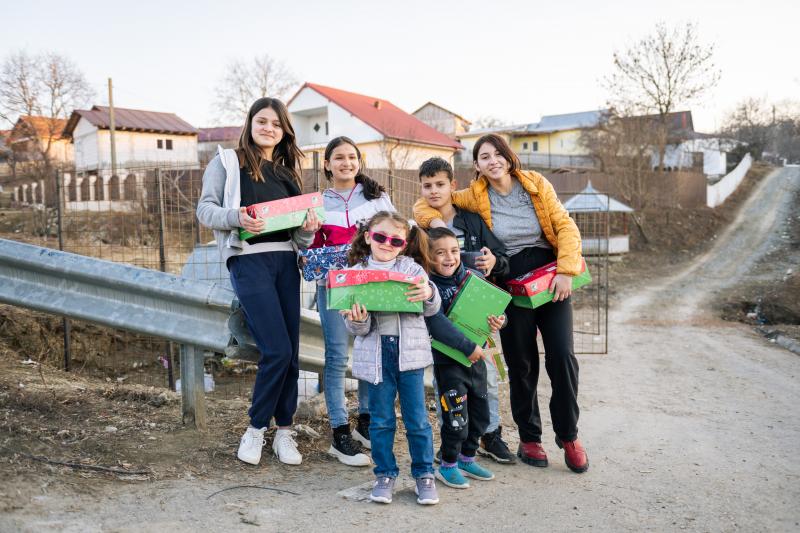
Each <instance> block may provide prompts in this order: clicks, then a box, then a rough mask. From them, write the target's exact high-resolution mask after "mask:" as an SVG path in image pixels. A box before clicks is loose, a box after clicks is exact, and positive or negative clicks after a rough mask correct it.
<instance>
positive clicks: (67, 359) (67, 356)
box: [45, 170, 72, 372]
mask: <svg viewBox="0 0 800 533" xmlns="http://www.w3.org/2000/svg"><path fill="white" fill-rule="evenodd" d="M55 177H56V227H57V231H58V249H59V250H61V251H63V250H64V232H63V225H62V220H61V217H62V209H63V207H64V187H63V186H62V183H61V180H62V179H63V177H64V175H63V173H62V172H61V171H60V170H56V172H55ZM45 211H46V209H45ZM62 325H63V326H64V371H65V372H69V371H70V368H71V367H72V350H71V342H70V322H69V319H68V318H66V317H64V318H63V319H62Z"/></svg>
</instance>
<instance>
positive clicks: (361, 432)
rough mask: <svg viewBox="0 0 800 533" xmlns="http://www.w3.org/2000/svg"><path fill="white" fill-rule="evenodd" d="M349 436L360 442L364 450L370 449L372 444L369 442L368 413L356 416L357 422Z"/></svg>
mask: <svg viewBox="0 0 800 533" xmlns="http://www.w3.org/2000/svg"><path fill="white" fill-rule="evenodd" d="M350 436H351V437H353V438H354V439H355V440H357V441H358V442H360V443H361V445H362V446H363V447H364V448H366V449H368V450H371V449H372V443H371V442H370V440H369V413H361V414H360V415H358V422H356V427H355V429H354V430H353V433H351V434H350Z"/></svg>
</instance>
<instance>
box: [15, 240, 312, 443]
mask: <svg viewBox="0 0 800 533" xmlns="http://www.w3.org/2000/svg"><path fill="white" fill-rule="evenodd" d="M233 299H234V293H233V291H232V290H231V289H230V288H227V287H224V286H222V285H221V284H219V283H218V282H213V281H199V280H191V279H186V278H182V277H180V276H175V275H172V274H166V273H163V272H158V271H155V270H149V269H144V268H138V267H134V266H130V265H125V264H120V263H112V262H110V261H104V260H101V259H95V258H91V257H85V256H82V255H77V254H71V253H68V252H61V251H58V250H52V249H49V248H42V247H39V246H33V245H30V244H23V243H19V242H15V241H9V240H5V239H0V302H2V303H7V304H10V305H14V306H18V307H25V308H28V309H34V310H37V311H42V312H45V313H51V314H55V315H61V316H66V317H69V318H74V319H79V320H84V321H87V322H92V323H95V324H100V325H103V326H109V327H114V328H119V329H123V330H127V331H132V332H135V333H142V334H146V335H152V336H155V337H161V338H164V339H169V340H173V341H175V342H179V343H182V344H183V345H184V346H183V347H182V349H181V392H182V396H181V397H182V402H183V419H184V422H185V423H188V424H192V425H194V426H195V427H197V428H198V429H204V428H205V427H206V408H205V393H204V390H203V360H204V353H205V350H210V351H212V352H218V353H226V354H228V355H231V356H234V357H242V358H245V359H253V358H257V356H258V355H257V354H258V352H257V350H254V347H253V346H251V345H250V343H251V342H252V340H249V341H248V339H247V335H246V334H245V335H240V336H239V337H238V338H239V341H240V346H239V347H238V349H233V350H232V349H231V346H230V345H229V340H230V338H231V334H230V332H229V329H228V324H227V322H228V318H229V317H230V315H231V304H232V302H233ZM300 335H301V338H300V352H301V355H300V367H301V368H303V369H304V370H310V371H314V372H320V371H321V370H322V368H323V365H324V343H323V339H322V330H321V327H320V323H319V317H318V315H317V313H315V312H313V311H308V310H303V311H302V316H301V323H300Z"/></svg>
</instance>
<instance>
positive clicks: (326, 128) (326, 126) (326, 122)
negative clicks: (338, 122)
mask: <svg viewBox="0 0 800 533" xmlns="http://www.w3.org/2000/svg"><path fill="white" fill-rule="evenodd" d="M325 135H326V136H327V135H328V121H327V120H326V121H325Z"/></svg>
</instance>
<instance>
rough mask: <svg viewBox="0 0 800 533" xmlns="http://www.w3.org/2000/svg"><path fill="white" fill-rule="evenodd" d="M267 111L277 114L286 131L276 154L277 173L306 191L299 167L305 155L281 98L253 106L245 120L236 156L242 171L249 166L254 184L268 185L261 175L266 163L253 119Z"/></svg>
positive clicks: (273, 154)
mask: <svg viewBox="0 0 800 533" xmlns="http://www.w3.org/2000/svg"><path fill="white" fill-rule="evenodd" d="M267 108H269V109H272V110H274V111H275V114H276V115H278V120H279V121H280V123H281V129H283V137H282V138H281V140H280V142H279V143H278V144H277V145H276V146H275V149H274V150H273V151H272V162H273V163H274V166H275V173H276V174H278V175H279V176H282V177H285V178H289V179H291V180H292V181H294V182H295V184H296V185H297V186H298V187H299V188H300V189H302V188H303V186H302V183H301V181H300V173H299V171H298V166H299V164H300V160H301V159H302V158H303V152H302V151H301V150H300V148H298V147H297V136H296V135H295V133H294V128H293V127H292V123H291V121H290V120H289V111H288V110H287V109H286V106H285V105H284V103H283V102H281V101H280V100H278V99H277V98H269V97H264V98H259V99H258V100H256V101H255V102H253V105H251V106H250V110H249V111H248V112H247V120H245V123H244V127H243V128H242V134H241V135H240V136H239V146H238V147H237V148H236V155H237V156H238V157H239V168H244V167H245V166H246V167H247V169H248V170H249V171H250V175H251V176H252V177H253V180H255V181H264V175H263V174H262V173H261V164H262V163H263V162H264V156H263V155H262V154H261V148H259V146H258V145H257V144H256V142H255V141H254V140H253V117H254V116H255V115H256V113H258V112H259V111H261V110H262V109H267Z"/></svg>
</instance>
